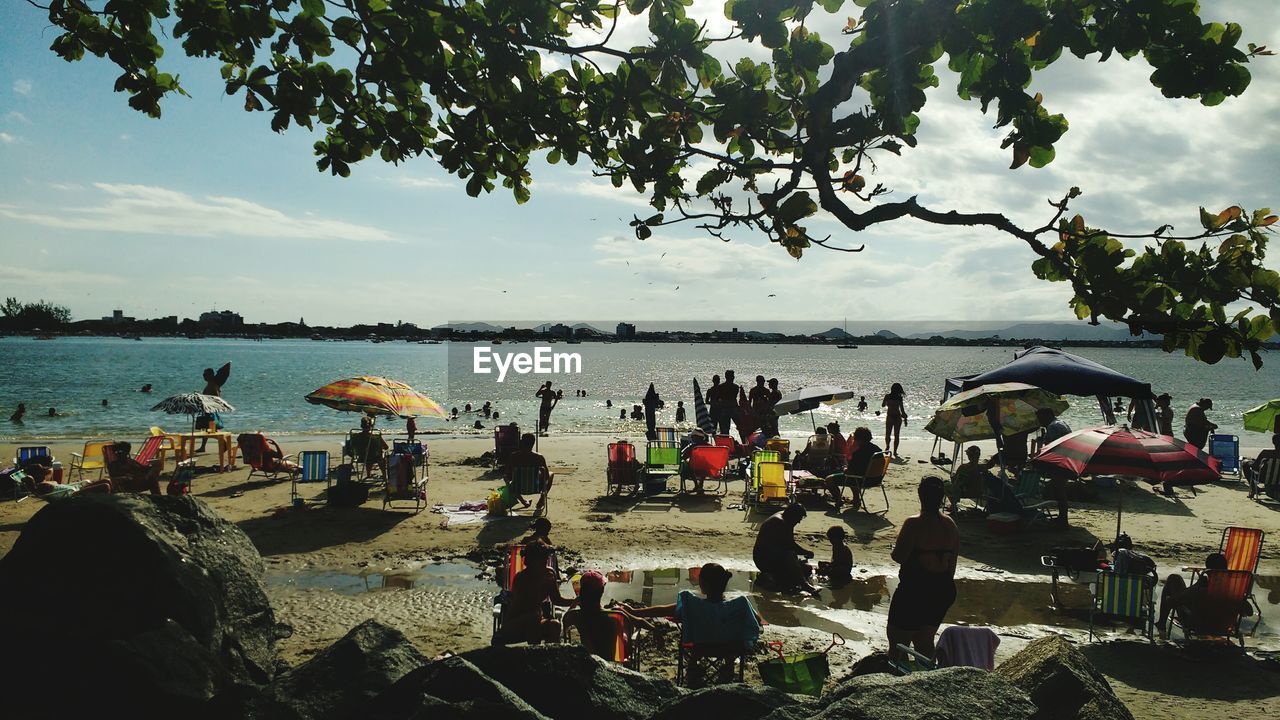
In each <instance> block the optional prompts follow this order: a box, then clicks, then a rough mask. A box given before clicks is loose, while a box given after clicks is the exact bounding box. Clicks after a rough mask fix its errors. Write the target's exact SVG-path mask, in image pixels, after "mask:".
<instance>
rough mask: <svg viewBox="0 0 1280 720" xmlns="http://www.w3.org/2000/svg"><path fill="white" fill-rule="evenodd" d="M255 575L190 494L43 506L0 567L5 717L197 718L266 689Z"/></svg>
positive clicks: (265, 649)
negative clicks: (224, 701) (222, 699)
mask: <svg viewBox="0 0 1280 720" xmlns="http://www.w3.org/2000/svg"><path fill="white" fill-rule="evenodd" d="M262 572H263V566H262V558H261V557H260V556H259V555H258V551H257V550H256V549H255V548H254V546H253V544H252V543H251V542H250V541H249V538H248V537H247V536H246V535H245V534H244V533H243V532H241V531H240V529H239V528H237V527H236V526H235V525H233V524H231V523H229V522H227V521H225V520H223V519H222V518H220V517H218V516H217V515H215V514H214V513H213V512H212V511H211V510H210V509H209V508H208V507H207V506H206V505H204V504H203V503H201V502H200V501H198V500H195V499H193V498H190V497H167V496H166V497H151V496H140V495H124V494H122V495H86V496H82V497H75V498H71V499H68V500H64V501H61V502H58V503H53V504H50V505H47V506H45V507H44V508H42V509H41V510H40V511H39V512H37V513H36V514H35V515H34V516H33V517H32V518H31V520H29V521H28V522H27V524H26V526H25V527H24V529H23V531H22V534H21V535H20V536H19V537H18V540H17V542H16V543H15V544H14V546H13V549H12V550H11V551H10V552H9V554H8V555H6V556H5V557H4V558H3V559H0V588H3V592H0V617H3V618H5V624H6V632H5V650H4V652H2V653H0V693H2V694H3V696H4V697H5V698H6V699H5V708H6V714H7V713H13V715H11V716H12V717H24V716H28V715H33V714H39V715H46V716H54V717H60V716H71V715H73V714H75V713H78V712H83V711H84V710H97V711H100V710H102V709H112V708H117V709H121V708H128V709H129V710H130V711H131V712H132V713H133V714H143V715H149V714H161V713H179V714H193V715H197V716H198V715H199V714H200V713H204V712H206V711H207V706H206V701H208V700H209V699H210V698H212V697H213V696H214V695H217V694H220V693H225V694H235V693H236V692H238V691H237V688H245V687H249V688H252V687H256V686H261V685H263V684H265V683H267V682H269V681H270V680H271V679H272V677H273V676H274V675H275V674H276V673H277V672H278V670H279V669H280V668H279V658H278V656H277V654H276V649H275V642H276V639H277V638H278V637H279V634H280V631H281V628H279V627H278V626H277V625H276V621H275V615H274V614H273V613H272V610H271V606H270V604H269V603H268V601H267V596H266V593H265V591H264V589H263V586H262V579H261V578H262Z"/></svg>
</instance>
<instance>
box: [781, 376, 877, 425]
mask: <svg viewBox="0 0 1280 720" xmlns="http://www.w3.org/2000/svg"><path fill="white" fill-rule="evenodd" d="M851 397H857V393H855V392H854V391H852V390H846V389H844V388H842V387H836V386H835V385H814V386H812V387H807V388H800V389H799V390H794V391H792V392H789V393H787V394H786V395H783V396H782V397H781V398H780V399H779V400H778V403H777V404H776V405H774V406H773V411H774V412H775V413H777V414H778V415H794V414H796V413H800V412H804V411H805V410H808V411H809V422H811V423H813V429H814V430H817V429H818V423H817V421H816V420H814V419H813V410H814V408H816V407H818V406H819V405H834V404H836V403H838V402H841V401H843V400H848V399H849V398H851Z"/></svg>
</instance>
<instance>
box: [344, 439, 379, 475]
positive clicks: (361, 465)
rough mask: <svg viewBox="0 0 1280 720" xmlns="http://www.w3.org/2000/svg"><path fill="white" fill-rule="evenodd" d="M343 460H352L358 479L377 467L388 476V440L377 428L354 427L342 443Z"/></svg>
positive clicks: (345, 461)
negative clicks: (384, 438)
mask: <svg viewBox="0 0 1280 720" xmlns="http://www.w3.org/2000/svg"><path fill="white" fill-rule="evenodd" d="M342 462H343V463H344V464H346V463H348V462H350V463H351V467H352V470H353V472H354V475H355V477H356V479H357V480H358V479H362V478H365V477H366V476H367V475H368V473H369V472H370V469H371V468H374V467H376V468H377V469H378V470H380V471H381V472H382V476H383V477H386V476H387V442H386V441H385V440H383V439H382V433H380V432H378V431H377V430H372V431H371V430H365V429H363V428H361V429H352V430H349V431H347V440H346V442H344V443H343V444H342Z"/></svg>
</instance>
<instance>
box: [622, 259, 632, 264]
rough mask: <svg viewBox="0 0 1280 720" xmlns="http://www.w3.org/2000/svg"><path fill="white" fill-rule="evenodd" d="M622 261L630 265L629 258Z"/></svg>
mask: <svg viewBox="0 0 1280 720" xmlns="http://www.w3.org/2000/svg"><path fill="white" fill-rule="evenodd" d="M622 262H624V263H626V264H628V265H630V264H631V261H630V260H623V261H622Z"/></svg>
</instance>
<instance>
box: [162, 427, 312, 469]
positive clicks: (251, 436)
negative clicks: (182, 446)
mask: <svg viewBox="0 0 1280 720" xmlns="http://www.w3.org/2000/svg"><path fill="white" fill-rule="evenodd" d="M153 437H155V436H153ZM236 446H237V447H239V448H240V457H241V459H242V460H244V463H245V464H246V465H248V466H249V477H250V478H252V477H253V474H254V473H258V474H259V475H261V476H262V477H264V478H267V479H269V480H274V479H275V478H276V476H277V475H279V474H281V473H286V474H288V475H293V474H294V473H296V472H297V471H298V466H297V465H296V464H295V463H294V462H293V456H292V455H285V454H284V451H282V450H281V449H280V446H279V445H278V444H277V443H276V441H275V440H272V439H271V438H268V437H267V436H266V435H263V434H262V433H240V435H238V436H237V437H236Z"/></svg>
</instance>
